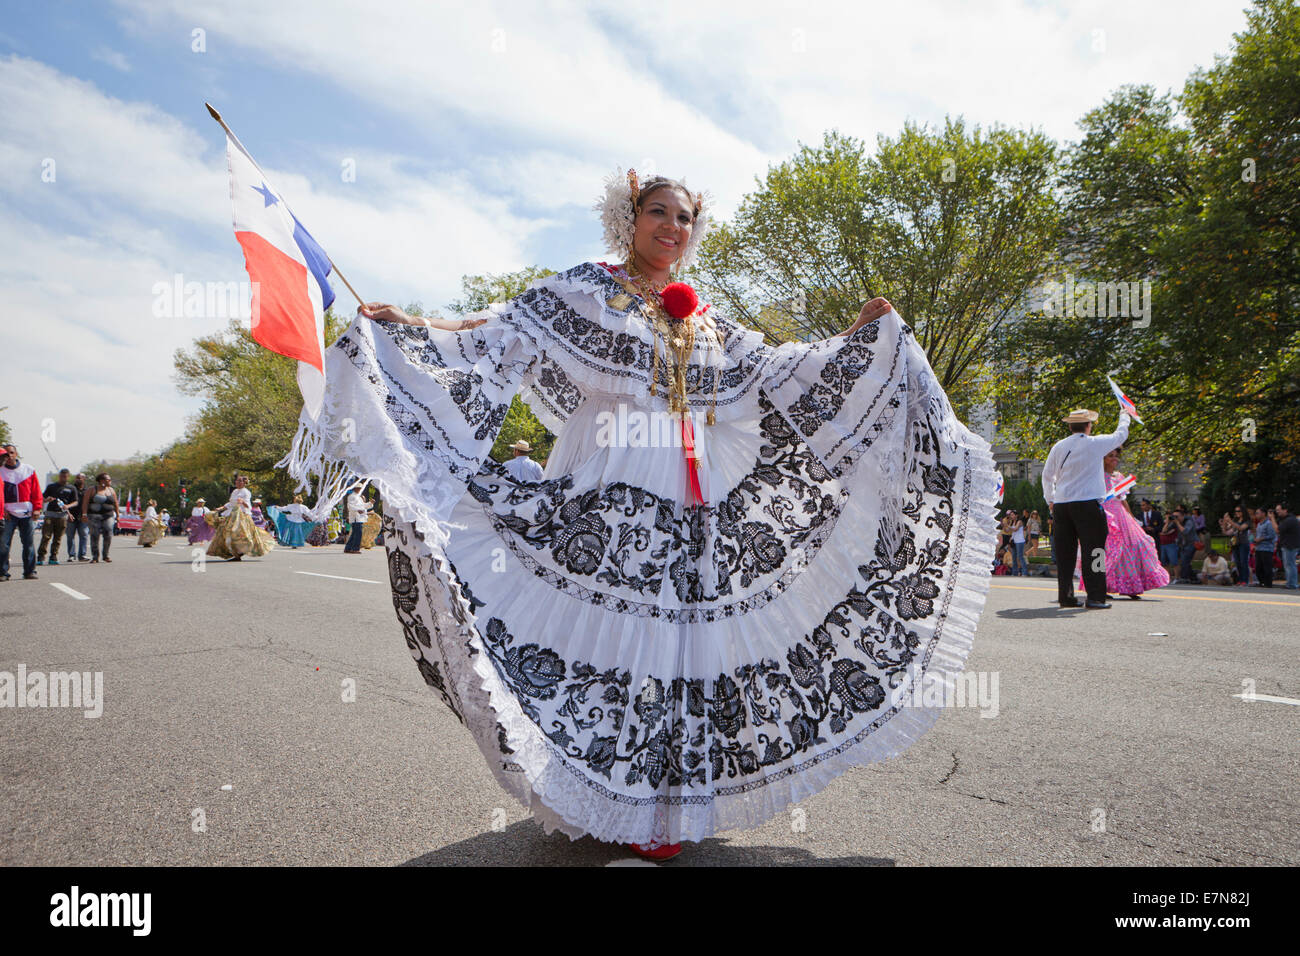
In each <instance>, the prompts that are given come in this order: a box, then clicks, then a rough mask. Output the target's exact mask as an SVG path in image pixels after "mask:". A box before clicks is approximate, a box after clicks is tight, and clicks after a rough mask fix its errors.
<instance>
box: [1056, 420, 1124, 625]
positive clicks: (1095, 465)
mask: <svg viewBox="0 0 1300 956" xmlns="http://www.w3.org/2000/svg"><path fill="white" fill-rule="evenodd" d="M1096 421H1097V413H1096V412H1094V411H1090V410H1088V409H1086V408H1076V409H1075V410H1074V411H1072V412H1070V414H1069V415H1068V416H1067V417H1066V418H1065V419H1064V422H1065V424H1067V425H1069V426H1070V434H1069V435H1068V436H1067V437H1065V438H1062V439H1061V440H1060V441H1058V442H1057V443H1056V444H1055V445H1053V446H1052V450H1051V451H1050V452H1048V454H1047V461H1046V462H1045V463H1044V464H1043V476H1042V480H1043V497H1045V498H1046V499H1047V507H1048V508H1049V509H1051V512H1052V520H1053V525H1054V527H1053V529H1052V534H1053V549H1054V550H1053V556H1054V557H1055V559H1056V599H1057V603H1058V604H1059V605H1060V606H1061V607H1078V606H1079V599H1078V598H1076V597H1075V596H1074V584H1073V580H1072V577H1073V571H1074V565H1075V562H1076V560H1078V559H1079V558H1078V555H1079V554H1080V552H1082V556H1083V557H1082V561H1083V582H1084V586H1085V588H1086V589H1087V595H1088V597H1087V601H1085V602H1084V603H1085V606H1086V607H1088V608H1092V609H1096V610H1104V609H1106V608H1109V607H1110V602H1108V601H1107V600H1106V569H1105V567H1098V565H1099V564H1100V563H1101V562H1102V561H1103V560H1104V556H1105V554H1106V532H1107V526H1106V512H1105V510H1104V509H1103V508H1102V506H1101V500H1102V498H1104V497H1106V478H1105V472H1104V471H1103V468H1102V460H1103V459H1104V458H1105V457H1106V455H1107V453H1108V452H1110V451H1111V450H1112V449H1114V448H1118V447H1119V446H1120V445H1122V444H1124V442H1125V440H1126V439H1127V438H1128V423H1129V416H1128V413H1127V412H1120V415H1119V427H1118V428H1116V429H1115V431H1114V432H1112V433H1110V434H1108V435H1094V434H1092V426H1093V424H1094V423H1096Z"/></svg>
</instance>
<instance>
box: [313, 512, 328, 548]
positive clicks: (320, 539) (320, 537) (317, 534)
mask: <svg viewBox="0 0 1300 956" xmlns="http://www.w3.org/2000/svg"><path fill="white" fill-rule="evenodd" d="M332 517H333V515H332V514H331V515H330V516H329V517H328V518H326V519H325V520H324V521H317V523H316V527H314V528H312V530H311V532H310V533H309V534H308V535H307V543H308V544H309V545H311V546H312V547H313V548H323V547H324V546H325V545H327V544H329V543H330V537H329V522H330V519H331V518H332Z"/></svg>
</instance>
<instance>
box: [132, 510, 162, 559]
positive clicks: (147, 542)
mask: <svg viewBox="0 0 1300 956" xmlns="http://www.w3.org/2000/svg"><path fill="white" fill-rule="evenodd" d="M162 536H163V523H162V520H161V519H160V518H159V517H158V502H156V501H154V500H153V499H152V498H150V499H149V506H148V507H147V508H145V509H144V521H143V522H142V523H141V524H140V534H139V536H138V537H137V539H136V543H137V544H138V545H139V546H140V547H142V548H152V547H153V546H154V543H155V542H157V540H158V539H159V538H161V537H162Z"/></svg>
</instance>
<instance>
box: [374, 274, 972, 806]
mask: <svg viewBox="0 0 1300 956" xmlns="http://www.w3.org/2000/svg"><path fill="white" fill-rule="evenodd" d="M533 291H536V292H537V295H536V296H535V297H534V298H535V299H536V300H537V303H538V304H537V308H538V309H539V310H540V309H550V310H551V312H552V313H554V314H555V315H556V319H557V321H560V320H561V318H562V319H563V321H562V322H561V324H562V325H563V326H564V329H565V331H564V333H563V334H564V337H565V341H567V342H569V343H570V344H571V345H574V346H575V347H577V346H582V348H581V349H579V351H583V352H584V354H586V355H587V356H588V357H589V358H592V357H597V356H598V357H599V358H600V360H601V361H602V362H605V363H606V365H605V370H606V371H608V370H609V369H610V368H617V367H620V366H622V365H627V366H628V369H629V372H631V371H632V370H633V366H635V365H636V364H637V362H639V361H641V360H643V359H645V356H644V355H639V356H636V357H635V361H634V356H632V355H630V354H629V350H630V351H631V352H636V351H637V350H638V342H639V340H635V337H624V338H622V339H620V338H619V337H618V335H617V334H616V333H615V334H611V333H610V330H608V329H603V328H602V327H601V326H598V325H595V324H593V323H592V322H590V321H589V320H587V319H585V318H584V317H582V316H581V315H578V314H577V313H572V314H568V315H565V316H563V317H561V316H560V315H559V312H561V311H563V309H564V308H567V306H563V304H562V303H561V305H559V306H557V305H556V303H554V302H549V303H544V302H542V301H541V300H542V297H543V296H544V294H545V290H533ZM527 295H529V294H526V296H527ZM735 338H736V337H735V336H731V335H728V337H727V342H728V346H734V341H735ZM865 338H866V337H865V336H864V339H865ZM641 344H644V343H641ZM850 344H853V343H850ZM863 344H864V345H865V342H864V343H863ZM841 351H842V352H848V349H847V347H846V348H844V349H842V350H841ZM599 353H604V354H599ZM895 357H897V356H895ZM593 360H594V358H593ZM870 362H871V356H870V353H869V350H866V351H864V352H863V353H862V354H861V355H859V356H857V357H856V358H855V357H854V356H853V354H852V353H851V352H850V353H849V354H845V355H844V356H843V360H842V361H840V362H839V363H838V364H837V365H836V368H835V369H833V370H832V371H831V372H830V373H827V374H823V375H822V380H821V382H820V384H819V386H818V388H817V389H814V392H813V393H812V394H813V398H814V399H815V401H812V400H810V401H809V402H806V403H803V404H802V405H800V404H799V403H796V407H793V408H791V407H788V406H784V405H783V407H784V408H785V411H784V412H780V411H778V410H777V409H776V407H775V406H774V405H773V403H772V402H771V401H769V400H768V399H767V397H766V395H765V394H763V392H761V391H760V392H759V393H758V395H757V399H756V400H757V404H758V407H759V410H760V414H761V418H760V427H761V433H762V443H761V448H760V451H759V453H758V455H757V456H756V458H755V461H754V463H753V466H752V467H751V468H750V470H749V472H748V473H747V474H746V475H745V476H744V477H743V478H741V479H740V480H739V481H738V482H737V483H736V485H735V487H733V488H730V489H726V490H725V493H722V494H721V495H720V497H719V498H718V500H717V501H716V502H714V503H711V504H710V505H708V506H704V507H698V508H697V507H682V506H681V503H679V502H675V501H671V500H666V499H663V498H661V497H659V496H656V495H654V494H653V493H651V492H649V491H648V490H646V489H644V488H639V487H636V486H635V485H631V484H626V483H620V484H614V485H609V486H604V487H601V488H595V489H575V488H574V485H573V480H572V478H571V477H569V476H565V477H561V478H557V479H550V480H546V481H543V482H539V483H536V484H535V485H528V486H526V487H524V486H521V485H520V484H519V483H517V482H511V481H509V480H507V479H506V478H505V476H504V472H503V469H502V468H501V466H499V465H497V464H496V463H495V462H491V461H488V462H485V463H484V464H483V465H482V467H481V468H479V469H478V472H477V474H475V475H474V476H473V478H472V480H470V481H469V483H468V490H469V493H470V495H471V496H472V499H473V500H474V501H476V502H478V503H479V505H480V506H481V507H482V509H483V511H484V513H485V515H486V516H487V517H488V519H489V520H490V521H491V522H492V524H493V526H494V527H495V528H496V530H497V531H498V533H500V534H501V538H502V541H503V543H505V544H507V545H508V546H509V547H510V548H511V550H512V551H513V552H514V554H515V555H516V556H517V557H519V558H520V563H521V564H522V565H523V566H524V567H525V568H527V569H528V570H529V571H530V572H531V573H533V574H534V575H536V576H537V577H538V578H541V579H543V580H546V581H548V582H549V583H551V584H552V585H553V586H554V587H556V588H557V589H563V590H564V591H565V592H566V593H567V594H569V595H571V596H574V597H576V598H578V599H580V600H589V601H591V602H592V603H599V604H601V605H603V606H606V607H610V608H613V609H615V610H617V611H619V612H620V613H628V614H647V615H649V614H658V613H660V612H661V611H664V610H667V611H669V612H670V613H667V614H664V615H663V616H664V617H666V618H667V619H668V620H670V621H677V622H686V621H697V620H698V621H705V622H708V621H712V620H717V619H719V618H721V617H723V616H726V615H729V614H733V613H745V612H746V611H748V610H751V609H753V608H756V607H760V606H762V603H763V602H764V601H765V600H770V599H771V598H772V597H775V596H776V595H778V594H779V593H780V592H781V590H782V582H783V581H784V580H786V575H788V574H789V573H790V572H791V571H792V570H793V569H794V566H795V563H796V561H799V560H802V561H810V560H812V559H813V558H815V554H816V551H817V549H818V548H819V547H820V544H821V542H822V541H823V540H824V539H825V536H826V535H828V534H829V533H830V531H831V529H832V528H833V527H834V524H835V522H836V520H837V519H838V517H839V515H840V513H841V511H842V509H843V506H844V500H845V496H846V495H847V492H846V491H844V490H843V489H842V488H840V487H839V482H838V481H837V480H836V479H838V478H840V477H842V476H843V475H844V474H846V471H845V466H846V463H849V464H851V461H852V460H853V458H855V457H856V456H857V455H860V454H861V453H862V452H863V450H865V449H866V448H867V447H869V445H870V443H871V441H872V439H871V437H870V435H868V436H867V437H866V438H865V439H863V440H862V441H861V442H859V443H858V444H857V445H855V447H854V449H853V450H852V451H851V452H849V453H848V454H846V455H845V456H843V457H842V458H841V459H838V460H837V461H834V462H831V463H832V464H833V465H834V466H835V467H834V472H832V471H828V470H827V468H826V467H825V465H824V464H823V463H822V461H821V460H820V459H818V457H817V456H816V455H814V454H813V453H812V451H811V450H810V449H809V448H808V445H807V443H806V441H805V436H807V435H811V434H813V433H815V432H816V430H817V429H818V428H819V427H820V424H821V423H823V422H824V421H826V420H828V418H829V417H834V416H835V415H836V414H837V413H838V412H839V411H841V410H842V406H843V403H844V398H845V396H847V395H848V393H849V391H850V390H851V389H852V387H853V381H852V380H853V377H854V376H855V375H860V374H861V373H862V371H865V369H866V367H867V365H869V364H870ZM855 363H856V364H855ZM429 364H431V365H435V366H436V365H437V363H436V361H431V362H430V363H429ZM534 367H535V368H540V369H543V370H544V369H545V363H543V364H542V365H540V366H534ZM640 368H641V371H642V372H644V369H645V366H640ZM537 377H538V378H541V377H544V376H537ZM891 378H892V376H891ZM549 381H550V383H551V384H547V385H544V386H543V388H545V389H547V391H548V394H551V395H556V394H559V391H560V390H561V388H560V384H559V379H558V378H554V377H552V378H551V379H550V380H549ZM910 384H911V383H910V382H909V385H910ZM921 385H922V388H921V389H920V391H921V394H917V392H918V389H910V390H909V389H908V388H901V387H899V388H896V389H895V390H894V391H893V392H891V393H888V394H886V393H884V392H883V391H882V393H881V394H882V405H881V409H882V411H881V414H880V415H878V416H876V418H875V419H874V420H873V424H872V425H871V430H872V433H874V434H879V433H880V432H881V431H882V430H884V429H885V428H888V427H891V425H892V423H893V422H894V421H895V418H894V417H893V416H895V415H897V414H901V413H903V412H904V411H905V410H906V411H907V412H908V413H909V414H912V415H913V420H911V421H910V422H909V425H908V431H907V434H906V443H907V447H906V449H903V450H900V457H901V458H902V461H901V462H900V465H901V466H902V469H903V472H904V475H905V479H904V480H903V482H902V492H903V495H902V496H903V504H902V508H901V511H899V510H898V509H895V510H894V511H891V512H890V515H889V516H888V519H889V520H888V523H886V521H884V520H882V525H881V528H880V529H879V532H878V534H877V535H876V540H875V541H874V542H869V541H867V542H863V544H864V545H865V546H867V547H868V548H869V549H870V550H869V551H867V552H866V553H865V554H864V555H863V557H864V558H866V561H865V563H863V564H862V565H860V566H859V567H858V568H857V579H856V580H855V581H854V582H853V583H852V585H851V586H850V587H849V588H848V590H847V591H846V592H844V593H843V594H842V595H840V596H839V597H838V599H836V598H835V596H833V595H828V600H827V603H828V605H829V606H828V609H827V611H826V613H825V615H824V616H823V617H822V620H821V623H820V624H818V625H817V626H816V627H814V628H813V629H812V630H811V631H809V632H807V633H804V634H792V635H791V636H790V639H789V644H788V646H786V647H783V648H781V649H780V650H779V651H777V652H776V656H775V657H773V658H765V659H762V660H758V661H753V662H749V663H745V664H741V665H738V666H735V667H733V668H729V669H728V670H727V671H726V672H723V673H718V674H715V675H711V676H708V677H705V676H700V677H694V676H692V677H690V678H689V679H688V678H685V677H681V676H677V675H672V674H652V675H648V676H643V675H641V674H637V675H635V676H634V675H633V674H632V673H631V672H629V671H628V670H627V669H626V668H625V667H619V666H616V667H610V668H604V669H601V668H597V667H596V666H594V665H593V664H592V663H590V662H588V661H582V660H576V659H568V658H567V657H566V655H565V654H564V653H562V652H561V650H559V649H557V648H552V647H547V646H544V645H543V644H541V643H539V642H536V641H530V640H529V639H528V630H527V626H526V625H527V622H524V621H517V622H514V624H513V625H512V624H508V623H507V621H505V620H503V619H502V618H501V617H500V616H499V615H498V614H497V613H494V609H493V607H492V606H491V603H490V601H488V602H485V601H484V600H480V599H479V598H477V597H476V596H475V595H474V594H473V593H472V592H471V591H470V589H469V587H468V586H466V585H465V584H464V583H463V582H461V583H460V585H459V590H460V593H461V595H462V596H463V597H464V599H465V602H466V603H467V605H468V606H470V607H471V608H472V613H473V614H474V615H475V617H476V622H477V627H478V638H479V639H480V640H481V643H479V644H478V645H477V646H479V647H481V648H482V651H483V653H484V654H485V656H486V657H487V658H488V659H489V660H490V661H491V663H492V665H493V668H494V670H495V672H496V674H497V676H498V677H499V678H500V680H501V682H502V683H503V685H504V686H505V687H506V688H507V689H508V690H509V692H510V693H511V694H512V696H513V697H514V699H515V700H516V701H517V702H518V704H519V706H520V708H521V709H522V711H523V713H524V714H525V715H526V716H527V718H528V719H529V720H530V721H532V722H533V724H535V725H536V727H537V730H538V732H539V733H540V734H541V735H542V739H543V740H544V741H545V742H546V744H547V746H549V747H550V748H553V749H554V751H555V753H556V754H557V755H559V756H560V757H562V758H563V760H564V761H565V762H566V763H568V764H569V765H570V766H571V767H572V768H575V771H577V772H580V774H581V775H582V776H583V777H584V778H585V779H587V780H588V785H589V786H592V787H597V786H598V784H597V783H596V781H597V780H602V781H606V782H609V783H613V782H614V781H618V782H620V783H621V784H624V785H627V786H631V785H639V784H642V783H644V784H645V785H646V786H648V787H650V788H651V789H654V790H658V791H661V796H662V799H665V800H670V801H671V800H689V799H700V800H707V799H710V796H709V794H712V793H714V792H716V791H717V789H718V788H717V787H716V786H714V783H715V782H719V781H729V783H728V788H729V790H730V792H737V791H740V790H744V789H746V788H748V787H758V786H762V785H764V783H765V782H767V781H768V780H770V779H772V777H773V772H772V771H773V769H774V768H777V767H781V768H782V772H785V771H786V770H789V771H790V772H796V771H798V770H799V769H800V767H801V766H802V763H801V761H809V760H817V759H820V758H819V756H818V754H823V753H824V752H825V749H826V748H829V747H845V746H849V745H851V744H852V743H854V742H856V741H859V740H862V739H865V737H866V736H868V735H869V734H870V733H872V732H873V731H874V730H875V729H876V728H878V727H879V726H880V725H881V724H882V722H883V721H884V720H886V719H887V718H888V716H889V715H890V714H891V713H892V712H893V710H891V707H890V704H889V699H890V692H891V691H893V690H895V689H896V688H897V687H899V686H901V683H902V681H903V680H904V679H905V677H906V676H907V673H908V669H909V667H912V666H913V665H914V664H916V662H917V657H918V655H919V654H923V653H925V652H926V648H925V647H923V638H922V636H921V635H922V634H925V635H926V637H925V639H924V640H925V641H934V640H935V639H936V638H935V637H934V635H935V634H936V633H937V630H938V624H941V623H942V621H943V619H944V618H945V616H946V614H947V602H948V601H950V600H951V598H952V593H953V582H952V581H951V578H950V575H951V569H950V568H949V566H948V565H949V562H950V560H951V554H952V549H953V547H954V545H955V543H956V542H957V541H958V540H960V536H961V535H962V534H964V532H965V524H966V522H967V520H968V517H969V511H970V503H969V499H970V495H971V490H970V487H969V481H965V482H959V481H958V475H959V472H960V474H961V475H963V476H965V475H969V473H970V467H971V462H970V452H969V451H967V452H965V453H964V454H965V458H964V460H963V461H962V462H960V463H959V462H956V461H953V460H951V459H950V458H949V457H948V456H949V455H950V454H951V453H952V452H953V451H954V450H955V446H954V445H953V443H952V442H951V441H950V440H948V438H947V437H946V434H945V435H944V436H943V437H941V434H940V431H939V427H938V425H937V424H936V422H937V421H938V420H939V419H940V418H941V417H942V416H944V415H950V414H951V413H950V411H948V410H946V409H945V408H944V407H943V406H942V403H937V402H936V400H935V399H934V397H933V396H926V395H925V394H924V386H925V382H924V380H923V379H922V381H921ZM477 388H478V386H476V385H475V384H474V383H472V382H470V392H471V393H473V392H474V391H475V390H476V389H477ZM472 401H473V399H472V398H469V399H467V402H466V406H467V407H471V411H472ZM873 407H874V405H873ZM814 419H815V421H814ZM791 420H793V421H794V423H795V424H796V425H797V426H798V428H797V429H796V428H794V427H791ZM421 427H425V426H421ZM828 460H829V459H828ZM958 495H960V496H961V501H960V504H958V503H957V501H956V499H957V497H958ZM393 548H394V551H393V552H392V553H391V554H390V559H389V572H390V581H391V582H392V585H393V595H394V608H395V609H396V611H397V613H398V617H399V620H401V621H402V624H403V631H404V634H405V635H406V640H407V644H408V647H411V648H412V650H413V653H416V654H417V656H418V660H419V661H420V670H421V673H422V674H423V675H424V677H425V680H426V681H427V682H428V683H429V684H430V686H432V687H434V689H435V690H438V691H439V693H440V694H442V696H443V698H444V700H446V701H447V702H448V704H449V706H453V709H455V707H454V704H453V703H452V699H451V696H450V693H449V692H450V690H451V688H449V687H447V683H446V681H445V679H444V676H443V675H442V674H441V672H440V670H439V668H438V666H437V662H436V661H435V660H433V657H432V655H431V656H430V657H427V658H426V657H425V656H424V655H423V653H422V649H428V648H430V647H431V636H430V633H429V622H425V621H423V620H422V619H421V618H420V601H419V597H420V586H421V585H420V580H421V579H420V578H419V576H418V575H417V574H416V569H415V568H414V567H412V565H411V563H410V560H409V558H407V557H406V553H405V551H404V550H403V548H402V541H401V539H400V538H396V539H394V540H393ZM403 559H405V563H403ZM453 573H454V569H453ZM665 586H668V587H671V588H672V589H673V591H672V592H671V593H673V594H675V595H676V596H677V598H678V599H679V601H680V602H681V603H682V604H683V605H684V607H682V608H681V609H680V610H676V609H660V608H659V607H658V602H657V601H655V600H654V598H656V597H658V596H659V595H660V593H661V592H662V589H663V588H664V587H665ZM453 587H455V585H453ZM638 597H642V598H648V599H649V600H647V601H638V600H637V598H638ZM648 609H651V610H648ZM452 613H453V616H454V617H456V620H457V621H458V622H460V623H462V624H466V625H468V623H469V618H467V617H465V616H464V614H463V612H460V611H459V610H458V608H457V607H456V606H455V603H453V612H452ZM515 625H517V626H518V627H519V628H520V630H519V631H518V635H516V634H515V633H512V632H511V627H512V626H515ZM922 625H924V626H922ZM440 640H441V639H440V638H439V639H438V640H434V641H433V642H432V643H434V644H438V643H439V642H440ZM473 643H474V642H473V641H471V644H473ZM634 681H637V682H639V686H637V685H635V684H634ZM458 716H459V714H458ZM499 743H500V747H501V750H502V752H503V753H509V748H507V746H506V740H505V735H504V731H503V730H499ZM664 787H667V788H669V789H670V790H672V791H674V793H672V794H669V795H663V794H662V790H663V788H664ZM695 788H698V789H699V791H705V790H706V789H707V793H704V794H703V795H698V796H695V797H692V795H691V791H692V790H693V789H695ZM655 799H660V796H656V797H655Z"/></svg>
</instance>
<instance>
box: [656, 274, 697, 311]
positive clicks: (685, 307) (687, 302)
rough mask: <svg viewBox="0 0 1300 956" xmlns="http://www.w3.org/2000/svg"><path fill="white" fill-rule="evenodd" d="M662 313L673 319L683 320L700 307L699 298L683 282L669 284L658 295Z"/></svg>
mask: <svg viewBox="0 0 1300 956" xmlns="http://www.w3.org/2000/svg"><path fill="white" fill-rule="evenodd" d="M659 300H660V301H661V302H663V304H664V311H665V312H667V313H668V314H669V315H671V316H672V317H673V318H674V319H684V318H686V317H687V316H688V315H690V314H691V313H692V312H694V311H695V310H696V309H698V308H699V307H700V297H699V296H698V295H696V294H695V290H694V289H692V288H691V287H690V286H688V285H687V284H686V283H685V282H670V283H668V285H666V286H664V290H663V291H662V292H660V293H659Z"/></svg>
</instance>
